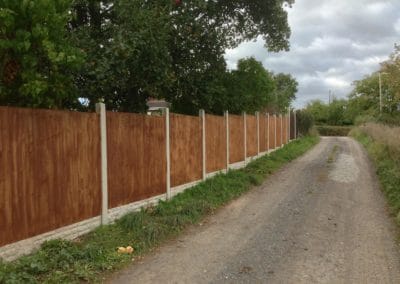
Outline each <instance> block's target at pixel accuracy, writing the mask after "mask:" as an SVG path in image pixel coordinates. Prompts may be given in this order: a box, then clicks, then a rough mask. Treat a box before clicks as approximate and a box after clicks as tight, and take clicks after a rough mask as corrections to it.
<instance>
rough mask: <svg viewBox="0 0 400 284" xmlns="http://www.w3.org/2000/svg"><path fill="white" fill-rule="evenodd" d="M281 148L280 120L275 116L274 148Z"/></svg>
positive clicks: (279, 117)
mask: <svg viewBox="0 0 400 284" xmlns="http://www.w3.org/2000/svg"><path fill="white" fill-rule="evenodd" d="M280 146H282V118H281V116H280V115H279V116H278V115H277V116H276V147H280Z"/></svg>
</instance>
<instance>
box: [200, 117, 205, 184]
mask: <svg viewBox="0 0 400 284" xmlns="http://www.w3.org/2000/svg"><path fill="white" fill-rule="evenodd" d="M199 116H200V118H201V141H202V142H201V144H202V156H203V162H202V165H203V167H202V172H203V180H205V179H206V178H207V172H206V162H207V161H206V114H205V111H204V109H201V110H199Z"/></svg>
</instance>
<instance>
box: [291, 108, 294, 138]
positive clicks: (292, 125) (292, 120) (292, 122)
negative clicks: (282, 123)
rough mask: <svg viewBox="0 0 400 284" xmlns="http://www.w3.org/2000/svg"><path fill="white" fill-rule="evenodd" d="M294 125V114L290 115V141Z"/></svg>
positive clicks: (292, 136)
mask: <svg viewBox="0 0 400 284" xmlns="http://www.w3.org/2000/svg"><path fill="white" fill-rule="evenodd" d="M294 125H295V116H294V112H291V113H290V139H294V136H295V134H294V129H295V127H294Z"/></svg>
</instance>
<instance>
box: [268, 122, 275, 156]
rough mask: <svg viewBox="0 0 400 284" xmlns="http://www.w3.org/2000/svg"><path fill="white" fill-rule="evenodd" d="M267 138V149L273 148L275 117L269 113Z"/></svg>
mask: <svg viewBox="0 0 400 284" xmlns="http://www.w3.org/2000/svg"><path fill="white" fill-rule="evenodd" d="M268 133H269V135H268V139H269V149H268V150H273V149H275V147H276V146H275V117H274V116H273V115H269V131H268Z"/></svg>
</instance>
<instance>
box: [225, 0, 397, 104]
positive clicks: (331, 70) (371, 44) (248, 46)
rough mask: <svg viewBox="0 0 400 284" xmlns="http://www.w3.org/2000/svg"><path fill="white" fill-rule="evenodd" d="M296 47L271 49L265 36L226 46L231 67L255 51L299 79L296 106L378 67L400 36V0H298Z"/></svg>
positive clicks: (341, 90)
mask: <svg viewBox="0 0 400 284" xmlns="http://www.w3.org/2000/svg"><path fill="white" fill-rule="evenodd" d="M289 24H290V26H291V28H292V37H291V50H290V52H280V53H268V52H267V51H266V50H265V48H264V47H263V45H264V42H263V41H262V40H261V39H260V38H259V39H258V40H257V41H256V42H246V43H243V44H242V45H240V46H239V47H238V48H236V49H234V50H228V51H227V52H226V60H227V63H228V67H229V68H236V62H237V60H238V59H240V58H243V57H248V56H254V57H255V58H256V59H257V60H259V61H261V62H262V63H263V64H264V66H265V67H266V68H267V69H269V70H272V71H274V72H276V73H278V72H284V73H291V74H292V75H294V76H295V77H296V78H297V80H298V82H299V92H298V95H297V100H296V102H295V106H296V107H302V106H304V105H305V104H306V103H307V102H308V101H309V100H312V99H322V100H325V101H327V100H328V93H329V90H331V91H332V92H333V93H334V94H335V95H336V96H338V97H345V96H346V95H347V94H348V93H349V92H350V91H351V83H352V82H353V81H354V80H358V79H361V78H362V77H363V76H364V75H366V74H369V73H371V72H374V71H376V70H377V69H378V68H379V63H380V62H382V61H384V60H386V59H387V57H388V56H389V54H390V53H391V52H392V51H393V46H394V44H395V43H397V42H400V1H398V0H360V1H346V0H337V1H320V0H308V1H303V0H297V1H296V3H295V4H294V5H293V8H292V9H290V10H289Z"/></svg>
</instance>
